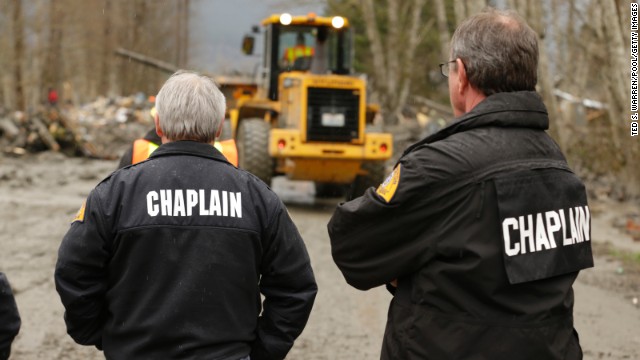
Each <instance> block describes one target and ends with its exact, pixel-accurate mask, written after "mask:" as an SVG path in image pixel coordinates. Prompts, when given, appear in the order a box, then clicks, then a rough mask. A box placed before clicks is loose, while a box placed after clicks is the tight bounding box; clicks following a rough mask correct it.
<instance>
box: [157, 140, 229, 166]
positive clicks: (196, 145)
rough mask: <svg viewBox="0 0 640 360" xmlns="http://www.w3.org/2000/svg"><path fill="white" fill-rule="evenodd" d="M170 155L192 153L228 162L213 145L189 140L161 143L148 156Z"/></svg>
mask: <svg viewBox="0 0 640 360" xmlns="http://www.w3.org/2000/svg"><path fill="white" fill-rule="evenodd" d="M171 155H193V156H200V157H204V158H208V159H213V160H218V161H224V162H226V163H229V161H227V158H225V157H224V155H222V153H221V152H220V151H219V150H218V149H216V148H215V147H213V145H211V144H207V143H202V142H197V141H190V140H181V141H173V142H170V143H166V144H162V145H160V147H159V148H158V149H156V151H154V152H153V153H152V154H151V156H150V157H149V158H151V159H153V158H157V157H161V156H171ZM229 164H231V163H229Z"/></svg>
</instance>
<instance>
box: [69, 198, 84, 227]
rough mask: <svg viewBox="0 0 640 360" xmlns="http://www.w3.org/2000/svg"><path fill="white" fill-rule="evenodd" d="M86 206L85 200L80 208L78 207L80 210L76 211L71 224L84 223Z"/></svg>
mask: <svg viewBox="0 0 640 360" xmlns="http://www.w3.org/2000/svg"><path fill="white" fill-rule="evenodd" d="M86 205H87V201H86V200H85V201H84V202H83V203H82V206H81V207H80V210H78V212H77V213H76V217H75V218H73V221H72V223H74V222H76V221H79V222H84V209H85V207H86Z"/></svg>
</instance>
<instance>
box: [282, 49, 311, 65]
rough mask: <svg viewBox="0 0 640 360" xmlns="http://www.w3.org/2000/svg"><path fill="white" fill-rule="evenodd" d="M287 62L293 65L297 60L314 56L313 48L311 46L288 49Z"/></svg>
mask: <svg viewBox="0 0 640 360" xmlns="http://www.w3.org/2000/svg"><path fill="white" fill-rule="evenodd" d="M286 55H287V61H289V63H291V64H293V62H294V61H296V59H297V58H301V57H303V56H313V48H312V47H311V46H304V45H297V46H294V47H290V48H288V49H287V54H286Z"/></svg>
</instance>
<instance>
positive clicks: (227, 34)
mask: <svg viewBox="0 0 640 360" xmlns="http://www.w3.org/2000/svg"><path fill="white" fill-rule="evenodd" d="M305 3H306V5H305ZM190 4H191V5H190V6H191V26H190V34H189V37H190V40H189V41H190V46H191V49H190V53H189V65H190V66H191V67H193V68H194V69H196V70H200V71H207V72H211V73H216V74H227V73H230V72H231V71H233V70H237V71H242V72H248V73H250V72H252V71H253V68H254V66H255V64H257V63H258V62H259V61H260V58H259V57H256V56H254V57H253V58H251V57H249V56H246V55H244V54H243V53H242V52H241V51H240V46H241V43H242V37H243V36H244V35H245V34H248V33H250V31H251V26H252V25H260V21H261V20H262V19H264V18H266V17H268V16H270V15H272V14H279V13H282V12H289V13H291V14H292V15H303V14H307V13H309V12H316V13H318V14H322V11H323V9H324V1H303V0H192V1H191V2H190ZM258 36H260V35H258ZM260 44H262V42H261V41H260V42H258V43H256V45H259V46H256V50H257V52H258V53H261V50H262V47H261V45H260Z"/></svg>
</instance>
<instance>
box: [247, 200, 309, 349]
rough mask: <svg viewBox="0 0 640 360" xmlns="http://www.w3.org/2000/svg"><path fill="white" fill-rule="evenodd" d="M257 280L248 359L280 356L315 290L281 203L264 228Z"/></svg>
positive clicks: (302, 250) (305, 317) (304, 252)
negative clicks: (259, 297)
mask: <svg viewBox="0 0 640 360" xmlns="http://www.w3.org/2000/svg"><path fill="white" fill-rule="evenodd" d="M266 241H267V242H266V247H265V248H264V252H263V257H262V265H261V273H262V277H261V279H260V292H261V293H262V294H263V295H264V303H263V311H262V315H261V316H260V318H259V319H258V329H257V339H256V341H255V342H254V344H253V346H252V351H251V359H252V360H261V359H284V357H285V356H286V355H287V353H288V352H289V350H290V349H291V347H292V346H293V342H294V341H295V339H296V338H297V337H298V336H299V335H300V334H301V333H302V330H303V329H304V327H305V325H306V323H307V320H308V319H309V314H310V313H311V308H312V307H313V302H314V300H315V296H316V293H317V291H318V288H317V285H316V281H315V278H314V275H313V270H312V269H311V264H310V261H309V255H308V254H307V250H306V247H305V245H304V242H303V240H302V237H301V236H300V234H299V233H298V229H297V228H296V227H295V225H294V224H293V221H292V220H291V218H290V217H289V214H288V213H287V210H286V209H285V208H284V205H282V203H280V209H279V210H278V212H277V213H276V214H275V216H274V218H273V220H272V221H271V224H270V225H269V228H268V229H267V231H266Z"/></svg>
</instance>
